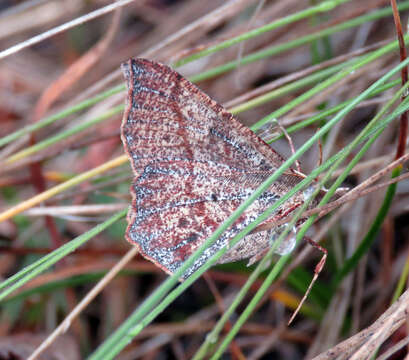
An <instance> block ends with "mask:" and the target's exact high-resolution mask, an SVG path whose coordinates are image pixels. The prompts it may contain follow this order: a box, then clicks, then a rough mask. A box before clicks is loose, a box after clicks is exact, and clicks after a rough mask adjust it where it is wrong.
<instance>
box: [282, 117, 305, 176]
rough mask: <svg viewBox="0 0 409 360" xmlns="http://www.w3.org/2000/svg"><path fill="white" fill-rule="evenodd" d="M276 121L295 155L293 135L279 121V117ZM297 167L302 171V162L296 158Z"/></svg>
mask: <svg viewBox="0 0 409 360" xmlns="http://www.w3.org/2000/svg"><path fill="white" fill-rule="evenodd" d="M275 121H276V122H277V126H278V128H279V129H280V130H281V131H282V133H283V134H284V136H285V138H286V139H287V141H288V143H289V144H290V149H291V153H292V154H293V155H294V154H295V147H294V143H293V140H292V139H291V136H290V135H289V134H288V132H287V130H286V129H285V128H284V126H282V125H281V124H280V123H279V121H278V120H277V119H276V120H275ZM295 167H296V170H297V171H298V172H299V173H302V171H301V166H300V162H299V161H298V160H295Z"/></svg>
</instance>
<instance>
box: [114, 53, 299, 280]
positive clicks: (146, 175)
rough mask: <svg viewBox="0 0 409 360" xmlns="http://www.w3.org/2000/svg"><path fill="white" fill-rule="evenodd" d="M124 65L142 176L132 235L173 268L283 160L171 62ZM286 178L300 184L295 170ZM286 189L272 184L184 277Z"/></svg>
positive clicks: (131, 138)
mask: <svg viewBox="0 0 409 360" xmlns="http://www.w3.org/2000/svg"><path fill="white" fill-rule="evenodd" d="M122 69H123V72H124V74H125V78H126V80H127V86H128V98H127V106H126V110H125V113H124V117H123V122H122V127H121V137H122V141H123V143H124V146H125V150H126V152H127V154H128V155H129V157H130V160H131V164H132V168H133V170H134V172H135V174H136V176H135V179H134V180H133V183H132V186H131V194H132V198H133V200H132V206H131V207H130V210H129V212H128V228H127V231H126V238H127V240H128V241H130V242H131V243H133V244H135V245H137V246H138V247H139V249H140V251H141V253H142V255H144V256H145V257H146V258H148V259H150V260H152V261H153V262H154V263H156V264H157V265H158V266H160V267H161V268H162V269H164V270H165V271H167V272H169V273H173V272H175V271H176V270H177V269H178V268H179V267H180V266H181V264H182V263H183V262H184V261H185V260H186V259H187V258H188V257H189V256H190V255H191V254H192V253H193V252H194V251H195V250H196V249H197V248H198V247H199V246H200V245H201V244H203V242H204V241H205V240H206V239H207V238H208V237H209V236H210V235H211V234H212V232H213V231H214V230H215V229H216V228H217V227H218V226H219V225H220V224H221V223H223V221H224V220H225V219H226V218H227V217H228V216H229V215H230V214H231V213H232V212H233V211H234V210H235V209H236V208H237V207H238V206H239V205H240V204H241V203H242V202H243V201H244V199H245V198H247V197H248V196H249V195H250V194H251V193H252V192H253V191H254V190H255V189H256V188H257V187H258V186H259V185H260V184H261V183H262V182H263V181H264V180H265V179H266V178H267V177H268V176H269V175H271V174H272V173H273V172H274V171H275V170H276V169H277V167H278V166H279V165H280V164H281V163H282V162H283V159H282V157H281V156H280V155H279V154H278V153H276V152H275V151H274V150H273V149H271V148H270V147H269V146H268V145H267V144H266V143H264V142H263V141H262V140H261V139H260V138H258V137H257V136H256V135H255V134H254V133H253V132H252V131H251V130H249V129H248V128H247V127H244V126H243V125H241V124H240V123H239V122H238V121H237V120H235V119H234V118H233V116H232V115H231V114H230V113H229V112H227V111H226V110H225V109H224V108H223V107H222V106H220V105H218V104H217V103H216V102H215V101H213V100H212V99H210V98H209V97H208V96H207V95H206V94H204V93H203V92H202V91H201V90H200V89H198V88H197V87H196V86H195V85H193V84H192V83H190V82H189V81H188V80H186V79H184V78H183V77H182V76H181V75H180V74H178V73H177V72H175V71H173V70H172V69H170V68H169V67H167V66H165V65H162V64H158V63H154V62H151V61H149V60H145V59H131V60H129V61H128V62H127V63H124V64H123V65H122ZM283 176H284V177H285V178H288V181H290V182H291V181H293V182H298V181H299V178H298V176H296V175H295V173H293V172H292V170H289V172H288V173H287V175H283ZM286 190H287V188H286V186H284V185H283V184H279V183H276V184H274V186H272V188H270V189H269V190H268V191H267V192H265V193H264V194H263V195H262V196H261V197H260V198H259V199H258V200H257V201H256V202H254V203H253V205H252V206H251V207H250V208H248V209H247V211H246V212H244V214H243V215H242V216H241V217H240V218H239V219H238V220H237V221H236V222H235V224H234V225H233V226H232V227H230V229H228V231H226V232H225V234H223V236H222V237H220V238H219V239H218V240H217V242H216V243H214V245H213V246H212V247H210V248H209V249H208V251H206V252H205V253H204V254H203V255H202V257H201V258H199V259H198V260H197V261H196V262H195V264H194V265H193V266H192V267H191V268H190V269H189V270H188V271H187V273H186V274H185V275H184V277H187V276H189V275H190V274H191V273H193V272H194V271H195V270H196V269H197V268H198V267H199V266H201V265H202V264H203V263H204V262H205V261H206V259H207V258H209V257H210V256H211V255H213V254H214V253H215V252H216V251H218V250H219V249H220V248H222V247H223V246H225V245H226V244H227V242H228V240H229V239H230V238H231V237H233V236H234V235H236V234H237V233H238V232H239V231H240V230H241V229H243V228H244V227H245V226H247V225H248V224H249V223H250V222H252V221H253V220H254V219H255V218H256V217H257V216H258V215H260V214H261V213H262V212H263V211H264V210H265V209H266V208H267V207H269V206H271V205H272V204H273V203H274V202H275V201H277V199H278V198H279V197H280V196H281V195H283V194H284V193H285V192H286ZM266 241H267V242H268V240H266Z"/></svg>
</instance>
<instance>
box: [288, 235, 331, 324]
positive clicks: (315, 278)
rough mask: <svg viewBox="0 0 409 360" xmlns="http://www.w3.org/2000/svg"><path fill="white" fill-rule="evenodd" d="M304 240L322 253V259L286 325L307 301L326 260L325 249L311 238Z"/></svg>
mask: <svg viewBox="0 0 409 360" xmlns="http://www.w3.org/2000/svg"><path fill="white" fill-rule="evenodd" d="M305 239H306V240H307V241H308V242H309V243H310V245H311V246H313V247H315V248H316V249H318V250H319V251H321V252H322V257H321V259H320V261H319V262H318V264H317V265H316V266H315V270H314V276H313V278H312V280H311V283H310V285H309V286H308V289H307V291H306V292H305V294H304V296H303V298H302V299H301V301H300V303H299V304H298V306H297V309H295V311H294V313H293V315H292V316H291V318H290V320H289V321H288V325H290V324H291V323H292V321H293V320H294V318H295V316H296V315H297V313H298V311H300V309H301V306H302V304H303V303H304V301H305V300H306V299H307V296H308V294H309V293H310V291H311V288H312V286H313V285H314V283H315V281H316V280H317V279H318V275H319V274H320V272H321V270H322V269H323V267H324V265H325V261H326V259H327V255H328V251H327V249H326V248H324V247H322V246H321V245H319V244H317V243H316V242H315V241H314V240H312V239H311V238H309V237H307V236H305Z"/></svg>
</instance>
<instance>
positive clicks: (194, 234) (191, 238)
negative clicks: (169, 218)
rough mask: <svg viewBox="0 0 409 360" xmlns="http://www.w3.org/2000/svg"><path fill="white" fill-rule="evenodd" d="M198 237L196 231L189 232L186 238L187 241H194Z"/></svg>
mask: <svg viewBox="0 0 409 360" xmlns="http://www.w3.org/2000/svg"><path fill="white" fill-rule="evenodd" d="M198 237H199V235H198V234H196V233H191V234H190V235H189V237H188V238H187V239H186V241H187V242H188V243H190V242H193V241H195V240H196V239H197V238H198Z"/></svg>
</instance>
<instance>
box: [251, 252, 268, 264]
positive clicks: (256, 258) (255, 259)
mask: <svg viewBox="0 0 409 360" xmlns="http://www.w3.org/2000/svg"><path fill="white" fill-rule="evenodd" d="M267 252H268V248H266V249H264V250H262V251H260V252H259V253H257V254H256V255H254V256H252V257H251V258H250V259H249V262H248V263H247V267H248V266H251V265H253V264H255V263H256V262H257V261H260V260H261V259H262V258H263V257H264V256H265V255H266V254H267Z"/></svg>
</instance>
